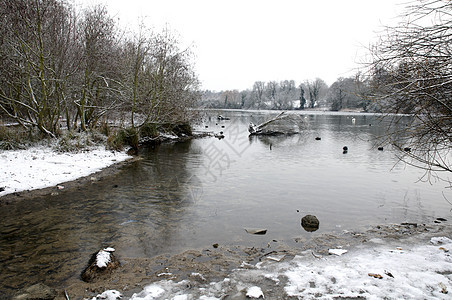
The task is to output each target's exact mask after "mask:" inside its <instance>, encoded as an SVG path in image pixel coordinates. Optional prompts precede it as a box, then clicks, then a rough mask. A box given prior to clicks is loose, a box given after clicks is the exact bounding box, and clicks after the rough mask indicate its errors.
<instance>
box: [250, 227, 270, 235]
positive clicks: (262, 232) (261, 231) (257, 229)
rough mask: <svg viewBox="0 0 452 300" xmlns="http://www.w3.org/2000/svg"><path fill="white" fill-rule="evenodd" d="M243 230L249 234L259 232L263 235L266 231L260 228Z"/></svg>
mask: <svg viewBox="0 0 452 300" xmlns="http://www.w3.org/2000/svg"><path fill="white" fill-rule="evenodd" d="M245 231H246V232H248V233H249V234H260V235H264V234H266V233H267V229H261V228H245Z"/></svg>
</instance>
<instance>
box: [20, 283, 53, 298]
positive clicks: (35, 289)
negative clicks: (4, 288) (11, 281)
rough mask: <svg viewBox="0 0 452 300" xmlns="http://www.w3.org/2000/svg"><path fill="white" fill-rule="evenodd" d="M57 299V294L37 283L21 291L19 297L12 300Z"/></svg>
mask: <svg viewBox="0 0 452 300" xmlns="http://www.w3.org/2000/svg"><path fill="white" fill-rule="evenodd" d="M56 297H57V292H56V291H55V290H54V289H52V288H50V287H48V286H46V285H45V284H42V283H38V284H35V285H32V286H30V287H29V288H26V289H25V290H23V291H22V292H21V293H20V294H19V295H17V296H15V297H14V298H13V299H14V300H32V299H33V300H53V299H55V298H56Z"/></svg>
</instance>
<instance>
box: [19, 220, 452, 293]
mask: <svg viewBox="0 0 452 300" xmlns="http://www.w3.org/2000/svg"><path fill="white" fill-rule="evenodd" d="M450 236H452V225H451V224H448V223H442V224H436V223H432V224H416V225H414V224H405V225H403V224H387V225H380V226H376V227H371V228H369V229H367V230H363V231H356V232H342V233H340V234H328V233H325V234H322V235H321V236H318V237H315V238H312V239H310V240H305V241H304V242H303V243H300V246H299V247H292V246H288V245H286V244H285V243H274V244H273V245H271V246H269V247H266V248H259V247H254V246H252V245H251V244H250V245H248V246H237V245H236V246H234V245H216V246H213V245H212V246H210V247H208V246H206V247H204V248H199V249H188V250H185V251H183V252H180V253H176V254H171V255H169V254H165V253H162V254H160V255H157V256H154V257H139V258H131V257H124V256H123V255H121V249H116V252H115V255H117V258H118V260H119V262H120V266H119V267H118V268H117V269H113V270H111V271H110V272H108V273H106V274H103V275H101V276H100V277H97V278H96V279H95V280H94V281H93V282H90V283H87V282H84V281H82V280H81V279H80V278H79V277H78V276H76V277H72V278H69V279H68V280H66V281H65V282H61V283H60V284H58V286H52V285H51V288H52V289H54V290H55V291H56V293H57V295H58V296H56V298H55V299H64V294H65V293H67V294H68V295H69V297H70V298H71V299H72V298H74V297H76V298H82V299H93V297H96V295H100V294H102V293H104V292H106V291H112V290H114V291H117V292H118V293H121V294H122V296H123V298H124V299H129V298H130V297H132V296H133V295H138V294H139V293H146V291H147V292H148V293H151V292H149V290H150V288H149V287H157V289H159V290H161V289H165V290H167V291H168V293H169V294H168V295H172V296H174V295H177V294H178V293H179V289H181V290H183V292H184V293H185V294H188V295H190V294H191V295H193V296H195V295H196V296H200V295H205V291H206V290H208V289H210V288H211V287H213V286H216V285H220V286H221V285H223V287H222V289H220V290H219V291H215V293H216V294H222V295H223V296H226V297H227V298H226V299H230V298H228V296H232V295H233V294H234V293H239V294H240V293H243V290H242V291H240V290H237V289H236V288H235V287H234V285H229V282H234V283H235V284H237V285H238V286H242V287H250V286H252V285H254V286H255V285H257V286H260V287H262V288H263V290H264V291H265V293H266V294H267V297H270V299H271V296H272V295H273V296H276V295H283V294H285V293H287V287H285V285H287V284H288V282H287V281H285V280H282V279H281V284H280V282H279V281H275V282H271V281H268V279H269V278H272V277H271V274H277V275H278V276H286V275H287V274H288V273H287V271H288V270H291V269H295V270H297V267H296V266H297V265H298V268H302V269H306V270H305V271H309V270H312V272H314V273H315V272H320V273H321V274H322V273H323V270H324V268H325V267H329V268H331V264H332V265H337V266H338V267H337V268H339V270H335V272H341V270H342V269H341V268H344V269H343V270H344V272H346V273H351V274H348V276H352V277H353V276H358V275H357V273H356V271H355V270H354V266H351V268H352V270H350V269H349V268H350V266H349V264H350V263H348V261H352V262H353V261H354V260H355V259H358V261H360V258H362V259H364V261H360V262H363V263H364V262H365V263H364V264H367V263H369V264H370V265H372V263H373V257H375V258H376V259H380V258H381V256H383V260H385V257H386V256H389V257H391V259H396V260H398V259H399V258H403V255H410V253H412V252H413V251H416V250H415V249H417V248H419V247H424V246H425V245H429V244H430V245H431V244H432V238H437V237H450ZM430 247H431V249H430V250H429V251H431V250H432V249H433V248H435V249H436V251H437V252H438V254H435V255H437V257H441V256H442V254H445V255H446V257H445V258H444V259H445V260H447V257H448V253H447V252H448V250H449V247H448V246H445V247H447V248H448V249H444V248H440V247H441V244H440V245H438V246H435V244H433V245H431V246H430ZM330 249H335V250H337V249H341V250H345V253H344V255H342V254H332V253H331V252H330V251H329V250H330ZM369 252H370V253H371V254H370V255H371V256H370V257H369V256H368V255H369ZM421 252H422V251H421ZM418 254H419V253H418ZM425 255H426V256H425V259H426V260H427V259H430V258H429V257H430V255H431V253H425ZM385 264H387V265H386V266H385V268H387V270H389V271H390V272H392V273H393V274H394V278H391V276H389V275H388V276H385V274H384V273H383V272H382V270H379V268H377V269H376V270H378V271H380V273H381V275H382V276H385V278H384V279H370V278H371V277H369V276H371V275H370V273H369V275H368V274H367V272H372V271H375V270H374V269H373V268H372V267H369V266H367V267H366V268H365V273H362V271H361V272H360V273H359V277H358V278H350V279H351V280H359V281H363V282H367V281H368V280H373V283H372V284H371V286H372V285H373V284H380V283H382V284H391V282H392V281H394V280H396V279H400V278H402V277H403V275H402V273H400V272H401V270H399V271H398V272H396V271H395V270H394V269H395V265H394V264H393V263H391V262H390V261H388V262H385ZM341 266H342V267H341ZM409 268H410V267H409V266H402V270H405V269H406V272H410V271H409ZM385 271H386V270H385ZM429 271H430V270H429ZM431 272H435V268H432V271H431ZM247 274H249V275H247ZM389 274H391V273H389ZM266 275H268V276H266ZM391 275H392V274H391ZM249 276H252V277H254V278H252V277H249ZM307 276H310V275H309V274H307ZM311 276H312V275H311ZM321 276H327V277H328V276H339V275H337V274H335V273H332V274H325V275H321ZM339 277H340V276H339ZM339 277H338V278H339ZM265 278H267V279H265ZM278 278H281V277H278ZM380 280H382V281H380ZM247 282H248V283H247ZM42 283H43V284H44V285H45V284H46V283H45V281H43V282H42ZM413 284H414V285H416V282H413ZM446 285H447V288H448V289H449V288H450V287H449V285H448V284H447V283H446ZM333 286H334V284H333ZM303 290H304V289H303ZM313 290H315V288H314V289H313ZM21 291H22V290H20V291H17V294H16V295H20V294H21ZM306 291H308V290H306ZM151 295H152V293H151ZM339 295H340V294H339ZM112 299H116V298H112ZM139 299H140V298H139ZM151 299H154V298H151ZM183 299H185V298H183ZM186 299H191V298H186ZM212 299H219V298H212ZM231 299H236V298H231ZM237 299H245V298H237ZM278 299H279V298H278Z"/></svg>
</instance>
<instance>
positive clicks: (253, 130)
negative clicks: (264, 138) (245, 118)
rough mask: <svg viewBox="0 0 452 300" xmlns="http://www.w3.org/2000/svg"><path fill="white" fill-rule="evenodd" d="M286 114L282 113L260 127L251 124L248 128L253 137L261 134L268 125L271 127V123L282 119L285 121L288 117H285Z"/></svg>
mask: <svg viewBox="0 0 452 300" xmlns="http://www.w3.org/2000/svg"><path fill="white" fill-rule="evenodd" d="M285 113H286V112H285V111H283V112H282V113H280V114H279V115H277V116H276V117H274V118H273V119H270V120H268V121H266V122H264V123H262V124H259V125H255V124H253V123H250V125H249V126H248V131H249V132H250V134H251V135H254V134H260V133H261V132H262V130H263V129H264V127H265V126H267V125H269V124H271V123H273V122H275V121H278V120H281V119H284V118H285V117H287V115H285Z"/></svg>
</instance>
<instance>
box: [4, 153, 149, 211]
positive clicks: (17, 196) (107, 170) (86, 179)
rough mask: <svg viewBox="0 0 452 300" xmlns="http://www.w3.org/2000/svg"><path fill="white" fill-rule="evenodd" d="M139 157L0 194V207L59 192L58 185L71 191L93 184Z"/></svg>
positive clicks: (115, 172)
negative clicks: (43, 184)
mask: <svg viewBox="0 0 452 300" xmlns="http://www.w3.org/2000/svg"><path fill="white" fill-rule="evenodd" d="M140 159H141V158H140V157H139V156H131V157H130V158H127V159H126V160H123V161H118V162H115V163H113V164H111V165H109V166H106V167H104V168H102V169H100V170H98V171H95V172H93V173H90V174H89V175H86V176H82V177H78V178H76V179H73V180H69V181H63V182H60V183H58V184H55V185H52V186H48V187H44V188H38V189H30V190H23V191H18V192H12V193H9V194H6V195H3V196H0V207H3V206H6V205H14V204H15V203H18V202H20V201H29V200H33V199H35V198H39V197H43V196H51V195H52V194H53V195H55V193H59V192H60V189H59V188H58V186H64V189H63V190H62V191H73V190H76V189H78V188H81V187H82V186H84V185H86V184H94V183H95V182H97V181H102V180H104V179H105V178H107V177H109V176H112V175H115V174H117V173H119V172H120V171H121V169H122V168H123V167H124V166H126V165H128V164H130V163H132V162H134V161H137V160H140Z"/></svg>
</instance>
